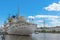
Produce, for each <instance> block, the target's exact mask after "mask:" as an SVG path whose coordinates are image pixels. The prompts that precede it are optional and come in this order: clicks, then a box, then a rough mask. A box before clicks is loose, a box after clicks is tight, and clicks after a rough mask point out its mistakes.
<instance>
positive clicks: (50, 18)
mask: <svg viewBox="0 0 60 40" xmlns="http://www.w3.org/2000/svg"><path fill="white" fill-rule="evenodd" d="M18 5H20V15H21V16H25V17H26V19H27V21H30V22H33V23H36V24H37V25H38V27H43V25H44V21H45V26H46V27H54V26H60V0H0V25H2V24H4V22H5V21H6V20H7V18H8V16H9V15H11V16H12V15H16V14H17V13H18ZM31 19H33V20H31Z"/></svg>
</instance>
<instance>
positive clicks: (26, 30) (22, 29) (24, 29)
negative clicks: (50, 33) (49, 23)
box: [7, 25, 36, 35]
mask: <svg viewBox="0 0 60 40" xmlns="http://www.w3.org/2000/svg"><path fill="white" fill-rule="evenodd" d="M35 30H36V26H35V25H32V26H17V27H13V26H12V27H10V28H8V30H7V33H8V34H19V35H29V34H32V33H33V32H34V31H35Z"/></svg>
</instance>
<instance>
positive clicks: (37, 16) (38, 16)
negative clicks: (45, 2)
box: [35, 15, 59, 18]
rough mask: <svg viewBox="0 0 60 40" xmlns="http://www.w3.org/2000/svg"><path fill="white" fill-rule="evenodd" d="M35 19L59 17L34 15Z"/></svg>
mask: <svg viewBox="0 0 60 40" xmlns="http://www.w3.org/2000/svg"><path fill="white" fill-rule="evenodd" d="M35 17H36V18H59V16H53V15H36V16H35Z"/></svg>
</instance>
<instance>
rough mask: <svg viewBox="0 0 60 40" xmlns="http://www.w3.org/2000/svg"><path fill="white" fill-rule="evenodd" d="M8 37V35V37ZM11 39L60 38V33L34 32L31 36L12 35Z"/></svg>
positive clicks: (51, 39)
mask: <svg viewBox="0 0 60 40" xmlns="http://www.w3.org/2000/svg"><path fill="white" fill-rule="evenodd" d="M6 38H8V37H6ZM12 38H13V39H12ZM0 40H2V39H1V37H0ZM11 40H60V34H59V33H38V34H35V33H33V34H32V35H31V36H30V37H28V36H20V37H16V36H12V37H11Z"/></svg>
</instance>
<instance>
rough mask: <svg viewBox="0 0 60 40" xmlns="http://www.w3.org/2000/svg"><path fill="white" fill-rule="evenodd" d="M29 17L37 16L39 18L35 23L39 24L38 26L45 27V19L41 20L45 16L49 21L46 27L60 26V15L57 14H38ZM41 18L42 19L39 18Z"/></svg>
mask: <svg viewBox="0 0 60 40" xmlns="http://www.w3.org/2000/svg"><path fill="white" fill-rule="evenodd" d="M28 18H35V19H37V18H38V19H37V20H35V19H34V20H35V21H34V23H37V24H38V27H39V26H40V27H43V23H42V22H43V20H41V19H40V18H44V19H46V21H47V20H48V21H47V22H48V23H46V24H45V25H46V27H51V26H52V27H54V26H59V25H60V16H55V15H36V16H30V17H28ZM39 19H40V20H39Z"/></svg>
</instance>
